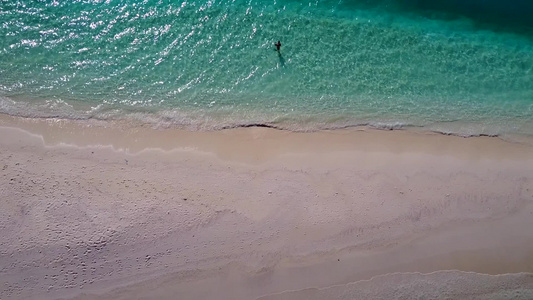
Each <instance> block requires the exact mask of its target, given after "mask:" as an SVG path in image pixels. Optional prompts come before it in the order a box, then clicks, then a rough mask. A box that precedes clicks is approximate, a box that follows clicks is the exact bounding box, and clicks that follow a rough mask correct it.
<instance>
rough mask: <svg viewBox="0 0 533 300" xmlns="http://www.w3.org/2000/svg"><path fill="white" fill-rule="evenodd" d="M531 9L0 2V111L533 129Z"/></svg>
mask: <svg viewBox="0 0 533 300" xmlns="http://www.w3.org/2000/svg"><path fill="white" fill-rule="evenodd" d="M529 2H530V1H520V0H516V1H512V0H510V1H494V0H492V1H480V0H477V1H476V0H465V1H455V0H450V1H437V0H436V1H421V0H419V1H415V0H405V1H401V0H396V1H393V0H389V1H386V0H382V1H379V0H373V1H371V0H366V1H364V0H362V1H355V0H353V1H346V0H345V1H339V0H337V1H329V0H318V1H289V0H276V1H274V0H268V1H267V0H249V1H244V0H234V1H218V0H212V1H207V0H199V1H170V0H157V1H155V0H153V1H152V0H145V1H141V0H107V1H105V0H83V1H82V0H71V1H59V0H58V1H54V0H41V1H37V0H0V37H1V39H0V113H7V114H11V115H17V116H25V117H53V118H66V119H79V120H85V119H99V120H100V119H101V120H108V119H111V120H117V119H118V120H131V121H132V122H137V123H138V122H141V123H149V124H153V125H154V126H163V127H180V128H188V129H193V130H209V129H219V128H229V127H238V126H249V125H265V126H273V127H277V128H285V129H290V130H320V129H333V128H344V127H350V126H373V127H378V128H409V127H415V128H426V129H428V130H435V131H440V132H444V133H452V134H459V135H479V134H488V135H504V134H526V135H533V18H530V16H531V15H533V4H529ZM530 19H531V20H530ZM277 40H281V43H282V47H281V52H280V53H279V54H278V53H277V52H276V51H275V47H274V46H273V44H274V42H276V41H277Z"/></svg>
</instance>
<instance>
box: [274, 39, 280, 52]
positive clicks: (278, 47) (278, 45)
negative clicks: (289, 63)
mask: <svg viewBox="0 0 533 300" xmlns="http://www.w3.org/2000/svg"><path fill="white" fill-rule="evenodd" d="M274 46H276V50H277V51H278V52H279V49H281V42H280V41H278V42H277V43H275V44H274Z"/></svg>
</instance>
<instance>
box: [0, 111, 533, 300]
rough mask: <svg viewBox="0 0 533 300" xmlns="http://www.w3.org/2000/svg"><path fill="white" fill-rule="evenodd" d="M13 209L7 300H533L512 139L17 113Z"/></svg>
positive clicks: (3, 223) (522, 161)
mask: <svg viewBox="0 0 533 300" xmlns="http://www.w3.org/2000/svg"><path fill="white" fill-rule="evenodd" d="M0 208H1V209H0V237H1V238H2V243H1V245H0V284H1V286H0V299H3V300H4V299H58V298H65V299H69V298H76V299H217V300H218V299H264V300H266V299H371V298H376V299H378V298H379V299H391V298H398V299H400V298H401V299H408V298H417V297H420V298H430V297H433V298H432V299H440V298H442V299H444V298H446V297H448V298H449V299H462V298H468V299H493V298H496V299H506V298H509V297H515V298H516V299H531V298H532V297H533V275H532V272H533V233H532V232H533V147H532V146H531V144H522V143H510V142H506V141H502V140H500V139H498V138H490V137H477V138H460V137H454V136H443V135H439V134H432V133H427V132H426V133H420V132H418V133H414V132H407V131H374V130H338V131H332V132H317V133H293V132H285V131H278V130H273V129H265V128H245V129H234V130H225V131H217V132H187V131H180V130H173V129H166V130H156V129H151V128H144V127H142V126H136V127H131V126H129V127H128V126H123V125H121V124H120V123H114V124H110V123H101V122H97V121H87V122H72V121H69V122H66V121H54V120H34V119H20V118H13V117H9V116H0ZM446 270H454V271H446ZM483 274H488V275H483ZM402 297H403V298H402Z"/></svg>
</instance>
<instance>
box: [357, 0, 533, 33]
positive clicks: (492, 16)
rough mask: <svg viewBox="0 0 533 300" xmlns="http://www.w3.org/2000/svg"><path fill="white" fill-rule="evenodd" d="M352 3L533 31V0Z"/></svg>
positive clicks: (378, 0)
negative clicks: (467, 19)
mask: <svg viewBox="0 0 533 300" xmlns="http://www.w3.org/2000/svg"><path fill="white" fill-rule="evenodd" d="M347 4H348V5H349V6H352V5H353V6H356V7H361V6H363V7H364V6H366V7H382V8H384V9H387V10H397V11H404V12H409V13H415V14H418V15H422V16H424V17H428V18H435V19H445V20H447V19H448V20H450V19H457V18H460V17H466V18H469V19H471V20H472V21H474V22H476V23H477V25H479V26H482V27H488V28H489V29H492V30H506V31H513V32H517V33H522V34H527V33H531V31H533V1H532V0H507V1H503V0H362V1H357V0H349V1H348V2H347Z"/></svg>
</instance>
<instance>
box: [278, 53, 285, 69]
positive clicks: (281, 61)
mask: <svg viewBox="0 0 533 300" xmlns="http://www.w3.org/2000/svg"><path fill="white" fill-rule="evenodd" d="M278 58H279V65H280V66H281V67H282V68H284V67H285V58H283V55H281V52H279V51H278Z"/></svg>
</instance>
